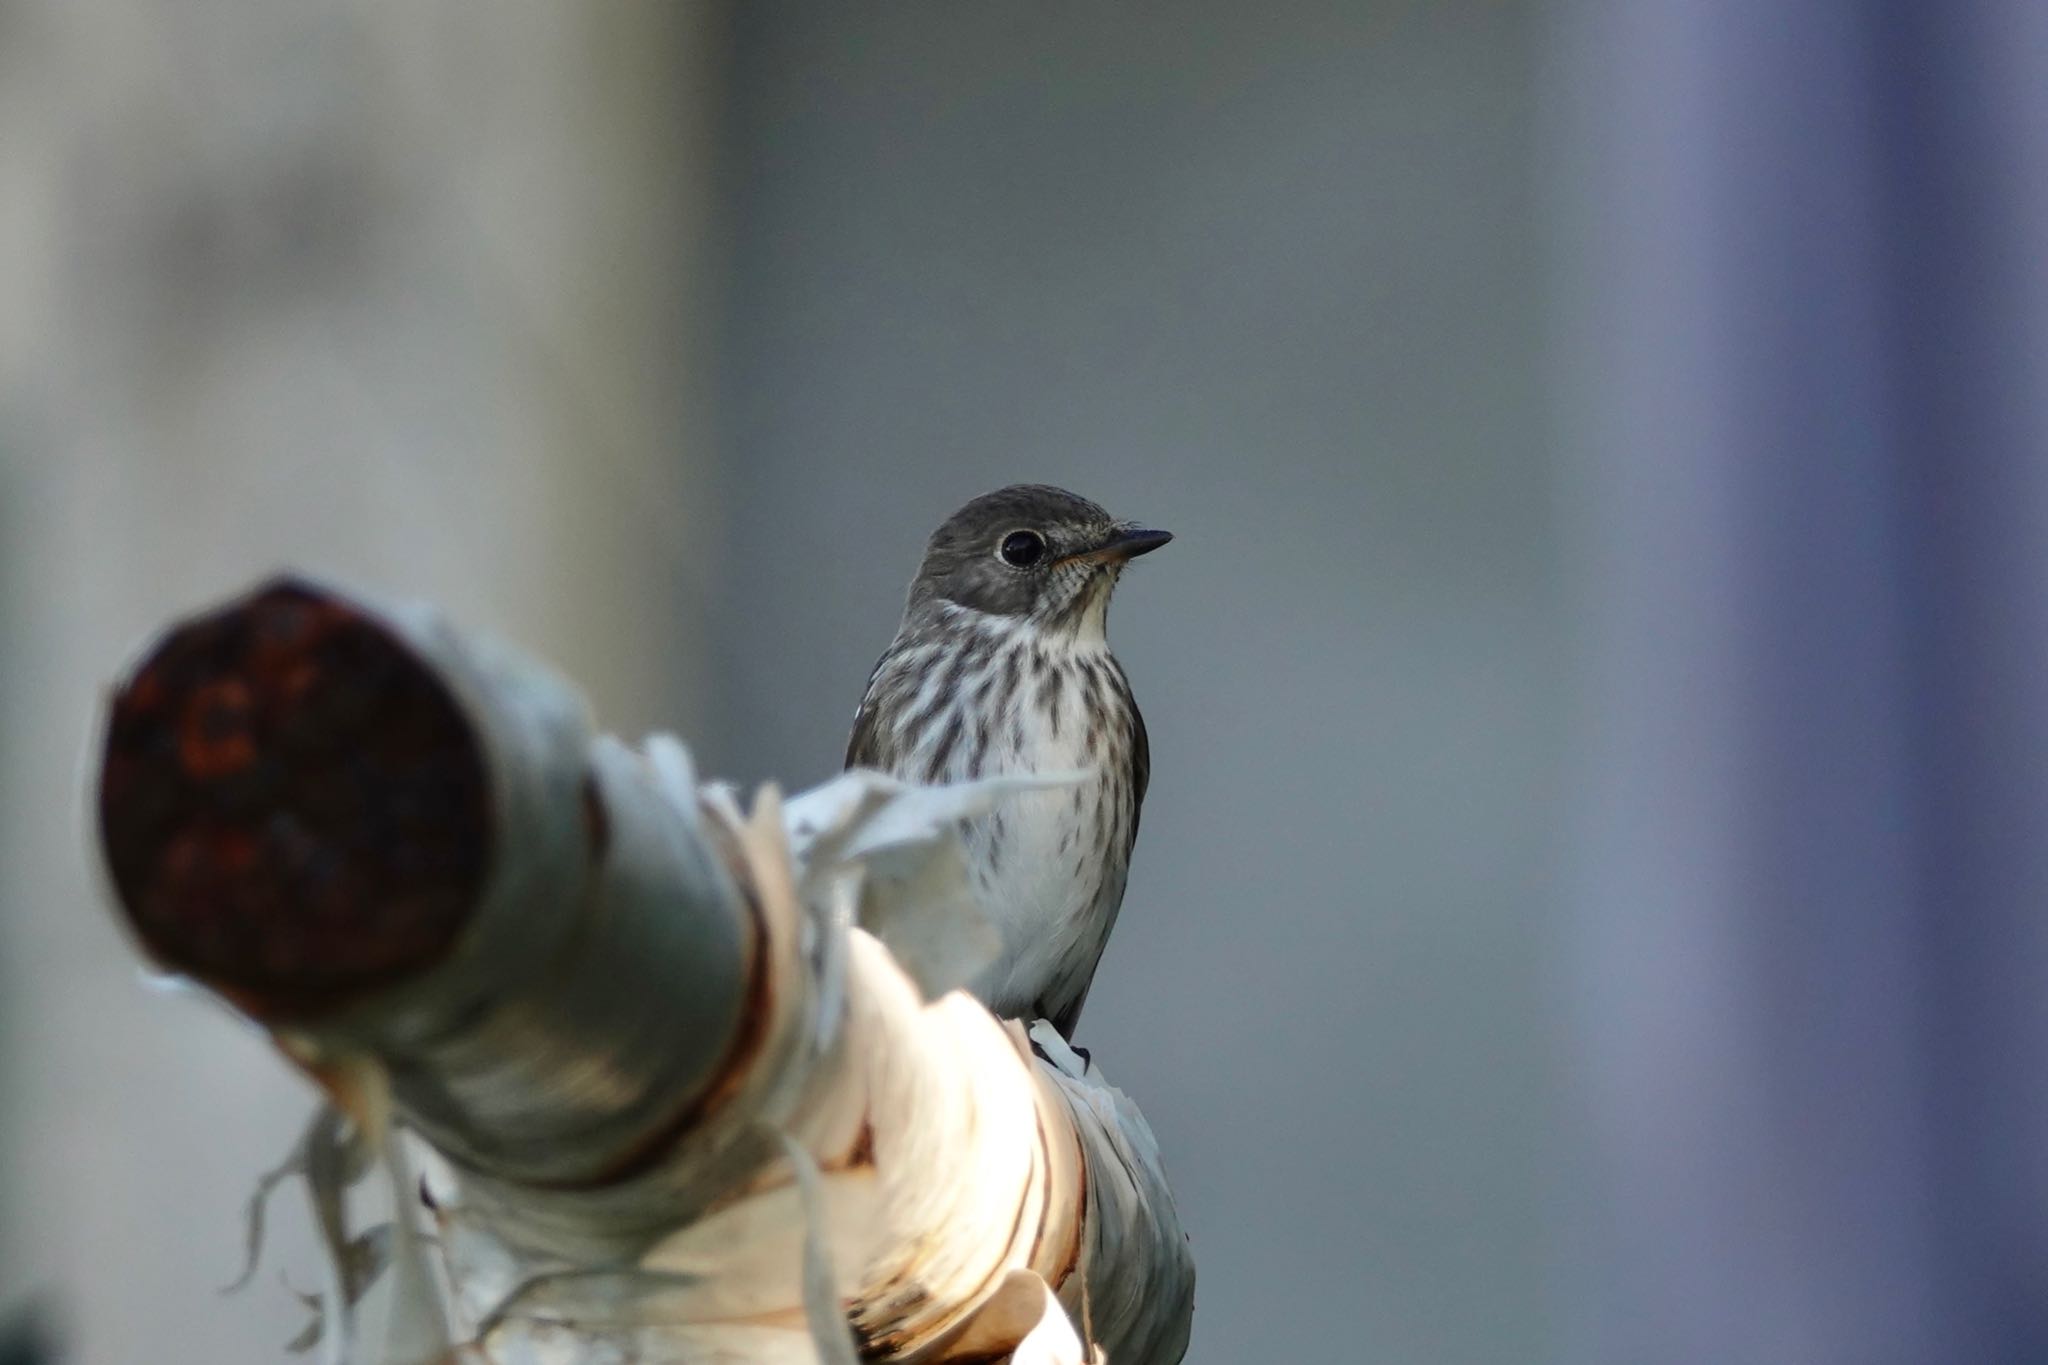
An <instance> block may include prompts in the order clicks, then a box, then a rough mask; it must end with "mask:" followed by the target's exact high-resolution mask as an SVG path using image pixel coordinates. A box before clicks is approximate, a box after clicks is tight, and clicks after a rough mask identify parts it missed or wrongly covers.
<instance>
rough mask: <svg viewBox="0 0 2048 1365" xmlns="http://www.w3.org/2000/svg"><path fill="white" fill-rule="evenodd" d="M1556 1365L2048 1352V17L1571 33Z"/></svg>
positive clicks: (1562, 135)
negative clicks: (1564, 1052) (1569, 1029)
mask: <svg viewBox="0 0 2048 1365" xmlns="http://www.w3.org/2000/svg"><path fill="white" fill-rule="evenodd" d="M1562 14H1563V16H1564V19H1563V22H1562V24H1561V25H1560V27H1559V29H1558V31H1557V34H1556V39H1555V43H1556V45H1555V47H1554V49H1553V51H1552V52H1551V54H1550V58H1551V60H1550V68H1549V70H1550V77H1551V88H1550V91H1549V94H1550V97H1551V100H1552V104H1553V112H1554V113H1555V115H1556V117H1555V118H1554V120H1553V121H1552V123H1551V124H1550V135H1551V137H1552V138H1553V139H1554V141H1553V142H1552V145H1551V146H1550V149H1549V150H1550V151H1551V152H1552V153H1554V154H1555V155H1554V157H1553V161H1554V164H1555V165H1556V167H1557V168H1558V169H1559V171H1560V172H1561V175H1562V179H1561V182H1560V184H1559V185H1557V186H1555V187H1553V190H1552V194H1553V202H1554V203H1555V204H1556V205H1558V207H1559V212H1558V214H1557V216H1556V218H1555V222H1554V227H1555V228H1556V230H1557V233H1558V240H1559V242H1560V244H1561V247H1562V260H1561V267H1562V268H1561V271H1560V276H1559V285H1560V288H1559V291H1558V295H1557V297H1558V299H1559V321H1560V330H1559V333H1558V335H1559V337H1560V339H1561V343H1562V344H1561V345H1560V346H1559V347H1558V349H1557V352H1556V356H1557V359H1558V361H1559V362H1560V363H1559V367H1558V373H1559V376H1560V379H1561V381H1562V396H1563V399H1564V403H1563V416H1564V443H1563V448H1564V449H1566V450H1568V451H1574V450H1575V451H1577V452H1579V454H1578V456H1577V459H1576V467H1575V469H1574V470H1573V477H1572V479H1571V481H1570V487H1571V492H1572V496H1571V498H1570V499H1569V502H1570V506H1571V508H1572V515H1573V516H1574V518H1575V521H1574V522H1573V523H1572V524H1570V525H1568V526H1567V527H1566V528H1565V530H1566V535H1567V537H1568V540H1569V541H1570V542H1572V543H1573V544H1574V546H1575V550H1576V553H1577V557H1578V559H1577V569H1578V572H1577V576H1576V579H1577V587H1578V589H1579V592H1580V605H1581V606H1582V607H1583V608H1584V610H1585V612H1586V617H1585V621H1586V631H1585V634H1584V637H1583V644H1584V652H1583V656H1582V664H1583V667H1584V673H1583V675H1582V683H1583V686H1582V689H1581V696H1582V698H1583V700H1584V708H1583V709H1584V724H1583V725H1582V727H1581V732H1580V733H1581V737H1582V739H1583V740H1584V741H1585V743H1584V746H1583V749H1582V753H1581V756H1582V759H1583V762H1582V766H1581V775H1582V777H1583V779H1584V781H1585V783H1586V784H1587V786H1586V787H1585V788H1584V789H1583V790H1584V792H1585V796H1586V799H1585V801H1584V804H1583V815H1584V819H1583V821H1582V823H1581V831H1580V833H1581V837H1580V840H1579V846H1578V848H1577V857H1576V867H1577V869H1578V872H1577V876H1576V878H1575V884H1574V891H1575V894H1576V898H1577V902H1578V905H1579V907H1580V913H1579V916H1578V920H1577V934H1576V938H1575V941H1574V944H1573V951H1572V952H1571V954H1570V958H1571V960H1572V961H1573V962H1574V963H1575V964H1576V965H1575V969H1574V970H1575V975H1576V981H1575V982H1574V985H1575V987H1576V990H1575V992H1574V994H1575V997H1576V999H1577V1001H1578V1004H1577V1007H1576V1008H1577V1017H1576V1025H1577V1029H1578V1036H1579V1039H1580V1042H1581V1044H1582V1053H1581V1061H1582V1064H1583V1068H1584V1072H1583V1074H1584V1076H1585V1078H1586V1088H1585V1095H1586V1097H1587V1098H1588V1099H1589V1101H1590V1103H1591V1106H1592V1108H1591V1111H1590V1112H1591V1115H1592V1122H1593V1130H1594V1136H1595V1139H1596V1140H1595V1142H1594V1143H1593V1144H1592V1146H1591V1148H1590V1149H1589V1151H1588V1152H1587V1155H1586V1166H1587V1168H1588V1177H1589V1178H1588V1182H1587V1188H1589V1189H1590V1190H1592V1191H1595V1192H1597V1197H1596V1198H1595V1199H1594V1200H1593V1201H1592V1203H1591V1205H1590V1207H1586V1208H1582V1209H1576V1210H1574V1214H1575V1216H1583V1220H1584V1221H1583V1223H1582V1226H1581V1231H1582V1232H1583V1234H1584V1238H1585V1240H1584V1249H1587V1250H1590V1251H1591V1252H1592V1253H1593V1254H1592V1258H1591V1260H1590V1261H1589V1262H1588V1263H1587V1264H1586V1265H1585V1266H1583V1267H1582V1268H1581V1273H1583V1274H1584V1275H1585V1277H1586V1279H1585V1286H1586V1288H1587V1290H1588V1293H1587V1295H1586V1296H1585V1299H1584V1302H1583V1303H1582V1307H1583V1309H1584V1312H1583V1315H1582V1318H1581V1321H1580V1323H1579V1327H1580V1329H1581V1331H1582V1334H1583V1336H1584V1340H1583V1341H1582V1342H1581V1343H1580V1346H1581V1348H1582V1349H1581V1350H1580V1352H1579V1353H1578V1357H1577V1358H1580V1359H1586V1360H1602V1361H1614V1362H1620V1361H1639V1360H1657V1361H1663V1362H1691V1361H1697V1362H1723V1361H1734V1360H1744V1361H1751V1360H1754V1361H1766V1360H1769V1361H1791V1360H1798V1361H1842V1362H1849V1361H1855V1362H1889V1361H1897V1362H1902V1363H1903V1362H1920V1361H1934V1360H1954V1361H1965V1360H1967V1361H2001V1362H2002V1361H2029V1360H2044V1359H2048V1161H2044V1156H2043V1154H2044V1153H2048V1089H2044V1087H2043V1085H2042V1078H2043V1075H2044V1070H2043V1067H2044V1059H2048V989H2044V986H2048V837H2044V835H2048V830H2044V813H2048V705H2044V693H2043V679H2044V678H2048V264H2044V263H2048V81H2044V79H2043V74H2042V73H2043V71H2044V70H2048V6H2043V5H2041V4H2039V3H2038V0H1962V2H1961V3H1954V4H1944V5H1918V6H1916V5H1910V4H1855V3H1847V2H1846V0H1818V2H1816V3H1802V4H1797V5H1786V4H1783V3H1777V2H1776V0H1739V2H1738V3H1729V4H1718V5H1695V4H1689V3H1684V2H1683V0H1588V2H1587V3H1579V4H1575V5H1572V6H1569V7H1568V8H1567V9H1566V10H1564V11H1562Z"/></svg>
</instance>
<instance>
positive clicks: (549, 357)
mask: <svg viewBox="0 0 2048 1365" xmlns="http://www.w3.org/2000/svg"><path fill="white" fill-rule="evenodd" d="M725 42H726V35H725V33H724V29H723V20H722V17H721V10H720V7H718V6H715V5H710V4H696V5H682V6H652V5H650V6H633V7H609V6H606V7H581V6H562V5H550V4H544V3H526V2H525V0H520V2H519V3H507V2H506V0H493V3H489V4H485V3H470V2H467V0H466V2H465V3H459V4H453V5H431V6H427V5H422V6H414V5H391V4H376V3H367V2H366V0H318V2H317V3H307V4H291V5H256V4H247V3H237V0H181V3H180V4H177V5H173V6H164V5H155V4H148V3H143V2H142V0H15V2H14V3H10V4H4V5H0V630H4V635H0V1030H4V1031H0V1316H4V1315H5V1314H6V1313H7V1311H8V1310H9V1309H11V1308H16V1307H18V1306H20V1305H21V1304H23V1303H24V1302H26V1301H28V1300H29V1299H31V1298H35V1299H38V1300H40V1301H41V1302H42V1303H43V1304H45V1306H46V1307H47V1308H48V1309H49V1310H50V1311H51V1313H52V1314H53V1315H54V1318H55V1320H56V1321H57V1323H58V1326H59V1328H60V1335H61V1338H62V1340H63V1342H64V1345H65V1348H66V1350H65V1354H64V1357H63V1358H64V1359H66V1360H71V1361H77V1362H90V1363H91V1365H115V1363H116V1362H131V1361H145V1360H148V1361H162V1362H167V1363H168V1362H184V1361H194V1362H197V1361H257V1360H267V1359H278V1358H281V1357H282V1351H281V1346H282V1343H283V1341H284V1340H285V1339H286V1338H287V1337H289V1336H290V1335H292V1333H293V1332H294V1331H296V1330H297V1328H298V1327H299V1326H300V1325H301V1322H302V1320H303V1314H302V1313H301V1311H300V1310H299V1309H298V1307H297V1305H296V1304H295V1303H294V1302H293V1300H292V1299H291V1297H290V1296H289V1295H288V1294H287V1293H286V1292H285V1291H284V1290H283V1289H282V1288H280V1287H279V1285H278V1283H277V1280H276V1279H275V1278H274V1276H273V1275H272V1274H271V1273H270V1272H268V1271H266V1273H265V1274H264V1275H263V1277H262V1278H260V1279H259V1280H258V1281H257V1283H256V1284H255V1286H253V1287H252V1288H251V1289H250V1290H249V1291H248V1292H247V1294H246V1295H245V1296H244V1297H243V1298H241V1299H240V1300H237V1301H234V1302H231V1303H223V1302H222V1301H220V1300H218V1299H217V1298H215V1296H214V1292H213V1291H214V1289H215V1288H216V1287H217V1286H218V1285H220V1284H221V1283H223V1282H225V1281H226V1280H228V1279H229V1278H230V1277H231V1276H232V1275H233V1273H234V1271H235V1269H236V1266H237V1263H238V1260H239V1257H240V1253H241V1229H240V1226H239V1223H238V1218H239V1215H240V1208H241V1203H242V1200H243V1199H244V1197H245V1196H246V1195H247V1194H248V1192H249V1191H250V1189H251V1185H252V1181H253V1179H254V1177H255V1175H256V1174H257V1173H258V1172H259V1171H261V1170H262V1169H264V1168H265V1167H266V1166H268V1165H270V1164H272V1163H273V1162H274V1161H275V1160H276V1158H277V1157H278V1156H279V1155H280V1154H281V1153H282V1152H283V1151H284V1150H285V1148H286V1146H287V1145H288V1143H289V1142H290V1140H291V1139H292V1137H293V1136H294V1133H295V1129H296V1126H297V1125H298V1123H299V1122H300V1120H301V1118H302V1116H303V1114H304V1113H305V1111H306V1110H307V1108H308V1104H309V1099H308V1090H307V1088H306V1087H305V1086H304V1085H302V1084H299V1083H297V1082H295V1081H294V1079H293V1078H292V1077H291V1076H290V1075H288V1074H287V1073H286V1071H285V1070H284V1068H282V1067H281V1066H279V1065H278V1063H277V1059H276V1058H275V1057H274V1056H273V1055H272V1054H271V1053H270V1052H269V1051H268V1050H267V1049H266V1048H265V1047H264V1045H263V1044H262V1043H261V1042H260V1040H259V1039H258V1038H256V1037H255V1036H253V1035H252V1034H250V1033H248V1032H245V1031H243V1030H240V1029H238V1028H237V1027H235V1026H234V1025H233V1024H231V1023H230V1022H229V1021H228V1020H227V1019H226V1017H225V1016H224V1015H223V1014H221V1013H220V1012H218V1011H214V1010H209V1009H206V1008H204V1007H202V1006H200V1005H197V1004H195V1003H191V1002H185V1001H169V1000H165V999H163V998H161V997H158V996H155V995H151V994H149V993H146V992H144V991H143V990H141V989H139V988H138V985H137V982H136V971H135V966H134V963H135V959H134V957H133V955H132V953H130V952H129V951H128V949H127V948H126V947H125V945H123V944H122V943H121V942H120V940H119V936H118V933H117V931H116V928H115V925H114V922H113V919H112V917H111V916H110V915H109V914H108V913H107V912H106V910H105V909H104V907H103V906H102V905H101V904H100V903H99V902H98V901H97V899H96V898H95V896H94V894H93V890H92V887H91V885H90V883H89V880H88V873H87V859H86V854H85V848H86V844H85V840H84V831H85V816H84V808H85V802H84V799H83V797H82V795H81V791H80V773H81V771H82V768H83V759H82V755H83V753H84V752H85V750H86V746H87V731H88V725H89V720H90V717H91V714H92V710H93V707H94V704H95V702H96V701H97V699H98V696H99V694H100V691H101V689H102V687H103V685H104V684H105V682H106V681H107V680H108V679H109V677H110V676H111V674H112V672H113V670H114V667H115V665H116V664H117V663H118V661H119V660H120V659H121V657H122V655H123V653H124V651H125V650H126V649H127V648H128V647H129V646H130V645H131V644H132V643H133V642H134V641H135V640H136V638H137V637H138V635H139V633H140V632H142V631H144V630H146V629H149V628H151V627H154V626H155V625H157V624H159V623H161V622H162V621H164V620H165V619H166V618H167V617H168V616H169V615H170V614H171V613H174V612H176V611H178V610H180V609H182V608H187V607H190V606H193V605H196V604H198V603H200V602H203V601H206V600H209V599H211V598H213V597H215V596H217V595H219V594H221V593H222V592H224V591H227V590H230V589H234V588H237V587H239V586H241V585H243V584H244V583H246V582H248V581H249V580H250V579H251V578H252V577H253V576H255V575H258V574H261V573H264V572H266V571H268V570H270V569H272V568H274V567H277V566H281V565H301V566H308V567H311V568H314V569H316V570H321V571H327V572H332V573H336V574H339V575H341V576H343V577H345V578H346V579H348V580H349V581H352V582H355V583H359V584H364V585H368V586H370V587H373V588H377V589H382V590H385V591H389V592H394V593H403V594H407V595H419V596H426V597H431V598H433V599H435V600H437V601H439V602H441V603H442V604H444V605H446V606H447V607H449V608H450V609H452V610H454V611H456V612H458V613H459V614H460V615H461V616H462V617H463V618H464V619H465V620H467V621H469V622H472V623H477V624H482V625H486V626H490V627H495V628H497V629H499V630H500V631H501V632H502V633H504V634H506V635H508V636H509V637H511V638H513V639H515V640H517V641H519V642H520V643H522V644H524V645H526V646H528V647H530V648H531V649H533V650H535V651H538V652H540V653H542V654H544V655H547V656H550V657H553V658H555V659H558V660H562V661H564V662H566V663H572V664H573V671H574V673H575V675H576V677H577V678H578V680H579V681H580V682H582V683H583V684H584V685H585V686H587V687H588V688H589V689H590V690H591V691H592V693H593V694H594V697H595V700H596V703H597V708H598V711H599V714H600V716H601V718H602V719H603V720H604V721H605V722H607V723H608V724H611V725H614V726H616V727H618V728H620V729H622V730H625V731H627V732H629V733H637V732H639V731H641V730H643V729H645V728H648V727H649V726H652V725H657V724H659V725H678V726H681V727H682V728H684V729H685V730H686V731H689V730H695V729H697V728H699V727H700V726H701V725H702V724H703V723H704V721H705V718H706V712H705V711H704V710H703V709H702V707H701V706H700V705H699V704H698V701H697V699H698V698H700V697H702V696H703V694H704V689H703V686H702V678H701V675H700V674H699V673H698V672H696V669H697V667H698V666H699V664H700V663H701V655H700V654H699V653H698V652H697V651H695V650H691V649H690V646H692V645H693V644H694V643H695V642H696V641H697V640H698V638H699V622H700V619H701V615H702V610H701V604H702V601H703V598H704V595H705V590H706V586H707V577H706V575H707V574H708V573H709V572H710V566H713V565H715V562H716V556H715V554H713V553H712V552H711V547H712V546H713V545H714V544H715V534H716V531H717V527H718V525H719V518H718V517H716V516H715V515H713V514H712V512H711V511H710V509H709V508H708V507H707V506H706V505H705V502H704V497H703V496H702V495H701V494H700V490H702V489H703V488H705V487H706V481H705V480H704V479H703V477H702V464H703V456H702V454H701V451H702V442H701V440H700V436H701V433H702V427H703V420H704V418H703V403H702V399H703V396H704V390H703V386H702V385H701V383H700V379H699V377H700V376H701V375H702V374H703V372H704V369H705V361H704V357H703V354H702V351H701V347H700V337H699V335H698V331H697V326H698V323H699V321H700V320H701V319H702V318H704V317H705V316H706V315H707V310H708V308H709V307H710V306H711V305H712V303H713V302H714V300H713V299H712V298H711V297H710V296H709V294H708V293H707V290H706V286H705V285H704V283H703V278H704V277H703V275H702V273H701V269H700V267H701V265H702V253H703V247H704V243H705V241H706V239H707V238H706V234H707V231H708V215H707V209H706V194H705V184H706V178H707V175H708V172H709V169H710V166H711V161H712V158H711V145H712V138H713V137H714V134H715V131H716V129H715V120H714V114H715V109H716V96H717V83H718V80H719V77H720V59H721V55H722V52H723V47H724V44H725ZM686 651H688V653H687V654H686ZM281 1223H282V1228H281V1235H282V1240H283V1245H284V1247H285V1248H286V1249H287V1250H289V1248H290V1247H292V1246H293V1245H300V1244H303V1241H304V1237H303V1232H302V1229H301V1227H300V1225H299V1220H298V1219H297V1217H296V1213H294V1214H293V1215H291V1216H287V1217H285V1218H283V1219H282V1220H281ZM300 1264H301V1265H305V1264H308V1263H307V1262H306V1261H305V1260H304V1258H303V1257H302V1258H301V1259H300Z"/></svg>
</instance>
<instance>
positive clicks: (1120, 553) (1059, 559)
mask: <svg viewBox="0 0 2048 1365" xmlns="http://www.w3.org/2000/svg"><path fill="white" fill-rule="evenodd" d="M1172 539H1173V535H1172V533H1171V532H1168V531H1152V530H1146V529H1145V528H1143V527H1141V526H1139V525H1138V524H1136V523H1135V522H1128V521H1118V520H1116V519H1115V518H1113V517H1111V516H1110V515H1109V513H1108V512H1105V511H1104V510H1103V509H1102V508H1100V507H1098V506H1097V505H1096V504H1094V503H1092V502H1090V501H1088V499H1086V498H1084V497H1080V496H1078V495H1077V494H1073V493H1069V492H1067V491H1066V490H1065V489H1064V488H1054V487H1052V486H1051V485H1049V484H1013V485H1011V486H1010V487H1008V488H999V489H997V490H996V491H995V492H993V493H984V494H982V495H981V496H980V497H978V498H976V499H975V500H974V501H972V502H970V503H968V504H967V505H966V506H965V507H962V508H961V509H960V510H959V511H957V512H955V513H954V514H953V515H952V516H950V517H948V518H946V521H945V524H944V525H942V526H940V527H939V529H938V530H936V531H934V532H932V538H931V541H930V542H929V543H928V544H927V545H926V546H925V552H924V562H923V563H922V564H921V565H919V566H918V571H917V577H916V578H915V579H914V580H913V581H912V582H911V586H910V606H911V609H912V610H913V611H916V610H918V609H919V608H921V607H923V608H929V607H934V606H936V605H937V604H939V603H946V602H950V603H952V604H954V605H955V606H959V607H965V608H967V609H969V610H971V611H978V612H984V613H986V614H988V615H991V616H1001V617H1009V618H1012V619H1015V620H1018V621H1020V622H1023V623H1027V624H1029V625H1030V626H1032V627H1034V628H1036V629H1039V630H1043V631H1048V632H1051V633H1054V634H1059V635H1065V636H1071V637H1077V638H1090V637H1091V636H1092V637H1094V638H1099V637H1100V636H1101V634H1102V629H1103V618H1104V614H1105V613H1106V611H1107V610H1108V607H1109V595H1110V591H1111V590H1112V589H1113V588H1115V586H1116V580H1117V576H1118V575H1119V574H1120V573H1122V572H1123V567H1124V565H1125V564H1127V563H1129V562H1130V561H1131V560H1132V559H1134V558H1136V557H1137V556H1139V555H1141V554H1145V553H1148V552H1149V551H1152V550H1156V549H1158V548H1159V547H1160V546H1162V545H1164V544H1166V542H1167V541H1169V540H1172Z"/></svg>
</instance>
